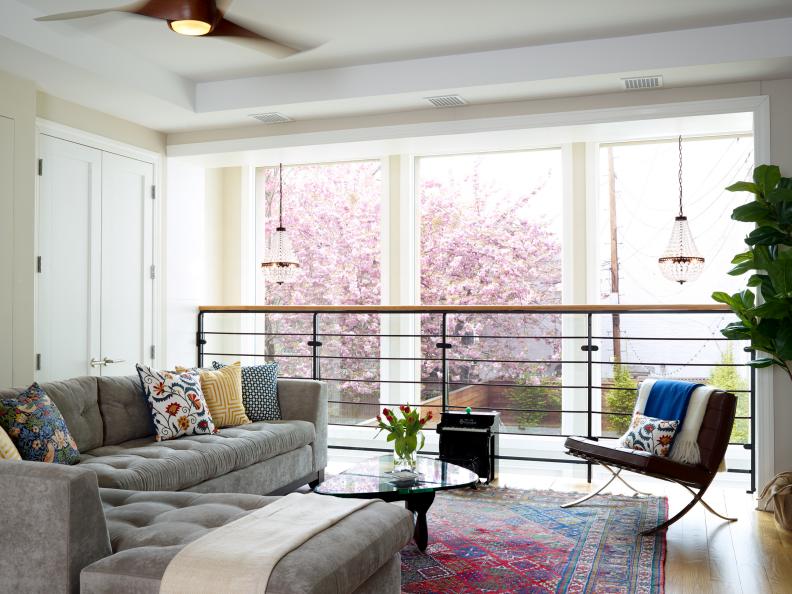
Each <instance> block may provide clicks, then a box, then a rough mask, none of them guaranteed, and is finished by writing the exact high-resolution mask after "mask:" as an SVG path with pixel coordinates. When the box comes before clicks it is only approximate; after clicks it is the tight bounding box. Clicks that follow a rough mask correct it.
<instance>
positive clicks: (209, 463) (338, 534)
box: [0, 377, 413, 594]
mask: <svg viewBox="0 0 792 594" xmlns="http://www.w3.org/2000/svg"><path fill="white" fill-rule="evenodd" d="M42 388H43V389H44V390H45V391H46V392H47V394H48V395H49V396H50V398H51V399H52V400H53V401H54V402H55V404H56V405H57V406H58V408H59V409H60V411H61V413H62V414H63V416H64V418H65V420H66V424H67V426H68V427H69V430H70V432H71V433H72V435H73V436H74V438H75V440H76V442H77V446H78V447H79V449H80V453H81V458H80V463H79V464H77V465H75V466H65V465H60V464H46V463H43V462H19V461H3V460H0V502H2V507H0V509H2V511H0V525H1V526H2V538H0V594H4V593H6V592H9V593H10V592H25V593H38V592H41V593H44V592H46V593H47V594H74V593H76V592H82V593H83V594H111V593H112V594H149V593H150V594H155V593H157V592H158V591H159V585H160V580H161V578H162V576H163V575H164V572H165V569H166V568H167V566H168V563H169V562H170V560H171V559H172V558H173V557H174V556H175V555H176V554H177V553H178V552H179V551H180V550H181V549H182V548H183V547H184V546H185V545H187V544H188V543H190V542H192V541H194V540H196V539H198V538H200V537H201V536H202V535H204V534H206V533H207V532H208V531H211V530H213V529H215V528H218V527H220V526H223V525H225V524H228V523H230V522H233V521H234V520H236V519H238V518H240V517H242V516H244V515H245V514H248V513H251V512H252V511H253V510H256V509H259V508H261V507H263V506H266V505H268V504H269V503H271V502H272V501H274V499H275V497H272V496H264V495H265V494H274V493H285V492H288V491H292V490H294V489H295V488H296V487H298V486H300V485H304V484H305V483H308V482H312V483H313V482H316V481H320V480H321V479H322V475H323V471H324V467H325V464H326V461H327V396H326V392H325V387H324V384H322V383H321V382H316V381H310V380H305V381H304V380H279V382H278V393H279V400H280V406H281V412H282V416H283V420H282V421H272V422H261V423H252V424H250V425H244V426H242V427H234V428H225V429H221V430H220V433H219V434H217V435H200V436H188V437H180V438H178V439H176V440H172V441H165V442H157V441H155V440H154V429H153V425H152V423H151V420H150V416H149V412H148V407H147V404H146V402H145V399H144V397H143V394H142V389H141V385H140V381H139V380H138V378H137V377H117V378H104V377H103V378H95V377H83V378H75V379H70V380H65V381H59V382H52V383H46V384H42ZM15 392H19V391H18V390H4V391H0V398H6V397H8V396H9V395H11V394H12V393H15ZM412 531H413V518H412V514H411V513H410V512H408V511H407V510H405V509H403V508H401V507H397V506H395V505H393V504H388V503H384V502H375V503H373V504H372V505H369V506H367V507H364V508H362V509H360V510H358V511H356V512H353V513H352V514H351V515H349V516H348V517H346V518H344V519H343V520H341V521H340V522H338V523H337V524H335V525H333V526H331V527H330V528H328V529H327V530H324V531H323V532H320V533H319V534H317V535H315V536H314V537H312V538H311V539H309V540H308V541H307V542H305V543H303V544H302V545H301V546H300V547H298V548H297V549H295V550H294V551H292V552H290V553H288V554H287V555H286V556H285V557H283V558H282V559H281V560H280V561H279V562H278V564H277V565H276V566H275V569H274V570H273V573H272V575H271V576H270V580H269V582H268V586H267V592H268V593H306V594H308V593H310V594H342V593H354V594H374V593H377V594H380V593H381V594H395V593H397V592H399V591H400V584H401V572H400V558H399V551H400V550H401V548H402V547H404V545H406V544H407V543H408V542H409V541H410V539H411V538H412Z"/></svg>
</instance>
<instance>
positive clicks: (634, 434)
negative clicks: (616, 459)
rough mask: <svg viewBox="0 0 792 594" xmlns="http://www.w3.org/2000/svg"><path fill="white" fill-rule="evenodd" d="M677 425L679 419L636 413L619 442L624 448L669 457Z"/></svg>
mask: <svg viewBox="0 0 792 594" xmlns="http://www.w3.org/2000/svg"><path fill="white" fill-rule="evenodd" d="M677 427H679V421H664V420H663V419H655V418H653V417H647V416H645V415H642V414H641V413H634V414H633V418H632V422H631V423H630V428H629V429H627V433H625V434H624V435H623V436H622V438H621V440H620V441H619V444H620V445H621V447H623V448H629V449H631V450H641V451H643V452H649V453H650V454H655V455H656V456H662V457H663V458H667V457H668V453H669V452H670V451H671V444H672V443H673V442H674V435H675V434H676V431H677Z"/></svg>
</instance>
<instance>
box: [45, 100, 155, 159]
mask: <svg viewBox="0 0 792 594" xmlns="http://www.w3.org/2000/svg"><path fill="white" fill-rule="evenodd" d="M36 115H37V116H38V117H40V118H43V119H45V120H49V121H51V122H57V123H59V124H63V125H64V126H69V127H71V128H76V129H78V130H82V131H84V132H90V133H91V134H96V135H98V136H104V137H106V138H111V139H113V140H116V141H118V142H123V143H125V144H131V145H132V146H135V147H138V148H142V149H146V150H149V151H152V152H155V153H164V152H165V134H163V133H162V132H157V131H156V130H151V129H149V128H145V127H143V126H140V125H138V124H134V123H132V122H128V121H127V120H122V119H120V118H117V117H114V116H111V115H107V114H106V113H101V112H99V111H94V110H93V109H89V108H87V107H83V106H82V105H78V104H77V103H72V102H70V101H66V100H64V99H59V98H58V97H53V96H52V95H47V94H46V93H42V92H41V91H38V92H37V93H36Z"/></svg>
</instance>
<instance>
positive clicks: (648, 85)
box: [622, 75, 663, 91]
mask: <svg viewBox="0 0 792 594" xmlns="http://www.w3.org/2000/svg"><path fill="white" fill-rule="evenodd" d="M622 83H624V88H625V89H626V90H627V91H643V90H646V89H659V88H660V87H662V86H663V77H662V76H660V75H656V76H631V77H630V78H623V79H622Z"/></svg>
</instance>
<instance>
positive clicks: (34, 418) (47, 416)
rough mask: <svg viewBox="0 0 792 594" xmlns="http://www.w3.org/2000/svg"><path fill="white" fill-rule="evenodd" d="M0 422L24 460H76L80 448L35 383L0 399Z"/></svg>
mask: <svg viewBox="0 0 792 594" xmlns="http://www.w3.org/2000/svg"><path fill="white" fill-rule="evenodd" d="M0 426H2V428H3V429H5V431H6V432H7V433H8V436H9V437H10V438H11V441H13V442H14V445H15V446H16V449H17V451H18V452H19V455H20V456H21V457H22V459H23V460H31V461H33V462H56V463H58V464H77V462H79V461H80V452H79V450H78V449H77V444H76V443H75V442H74V438H73V437H72V436H71V433H69V429H68V428H67V427H66V421H64V420H63V415H61V412H60V411H59V410H58V407H57V406H55V403H54V402H53V401H52V400H50V397H49V396H47V394H46V393H45V392H44V390H42V389H41V386H39V385H38V384H33V385H32V386H30V387H29V388H28V389H27V390H25V391H24V392H22V393H21V394H20V395H19V396H16V397H14V398H6V399H4V400H0Z"/></svg>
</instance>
